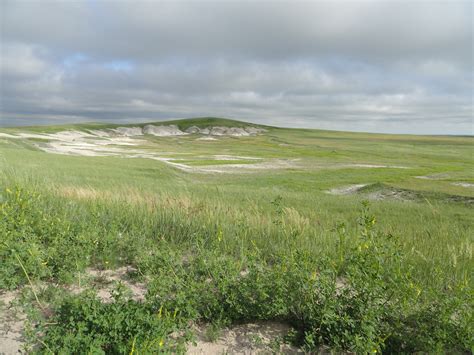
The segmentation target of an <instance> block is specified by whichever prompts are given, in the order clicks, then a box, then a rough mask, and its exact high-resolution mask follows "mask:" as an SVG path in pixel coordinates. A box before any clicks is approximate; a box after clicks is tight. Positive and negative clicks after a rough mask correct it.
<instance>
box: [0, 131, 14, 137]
mask: <svg viewBox="0 0 474 355" xmlns="http://www.w3.org/2000/svg"><path fill="white" fill-rule="evenodd" d="M0 137H2V138H18V137H17V136H14V135H11V134H8V133H1V132H0Z"/></svg>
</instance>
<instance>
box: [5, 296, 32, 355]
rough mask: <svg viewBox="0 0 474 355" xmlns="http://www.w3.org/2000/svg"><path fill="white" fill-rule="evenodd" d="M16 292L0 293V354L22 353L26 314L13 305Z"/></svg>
mask: <svg viewBox="0 0 474 355" xmlns="http://www.w3.org/2000/svg"><path fill="white" fill-rule="evenodd" d="M17 297H18V292H16V291H6V292H2V293H0V354H19V353H22V348H23V344H24V337H23V330H24V326H25V324H24V322H25V320H26V316H25V314H24V313H22V312H20V311H19V310H18V309H17V307H14V305H13V301H14V300H15V299H17Z"/></svg>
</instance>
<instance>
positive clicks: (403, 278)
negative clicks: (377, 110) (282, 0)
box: [0, 118, 474, 353]
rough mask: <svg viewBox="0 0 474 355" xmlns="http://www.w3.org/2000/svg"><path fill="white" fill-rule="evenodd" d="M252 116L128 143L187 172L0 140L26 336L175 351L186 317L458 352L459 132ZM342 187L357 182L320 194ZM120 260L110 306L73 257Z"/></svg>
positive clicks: (203, 122) (463, 231)
mask: <svg viewBox="0 0 474 355" xmlns="http://www.w3.org/2000/svg"><path fill="white" fill-rule="evenodd" d="M172 123H175V124H178V126H179V127H180V128H181V129H185V128H187V127H190V126H193V125H197V126H200V127H206V126H210V125H213V126H227V127H234V126H241V125H242V123H239V122H236V121H231V120H222V119H212V118H205V119H195V120H186V121H177V122H172ZM110 127H111V126H104V125H96V124H91V125H75V126H67V127H46V128H43V127H28V128H21V129H20V128H15V129H13V128H11V129H3V130H1V132H3V133H7V134H17V133H19V132H35V133H37V132H40V133H41V132H49V133H54V132H59V131H64V130H72V129H75V130H86V129H106V128H110ZM265 128H266V129H267V132H265V133H263V134H260V135H256V136H249V137H216V140H212V141H211V140H199V139H198V138H199V137H197V136H196V135H187V136H179V137H152V136H146V137H140V140H141V141H140V142H139V143H137V144H136V145H135V146H133V149H140V151H146V152H150V154H157V155H160V157H161V156H163V157H166V158H172V159H174V160H173V162H175V163H178V164H182V165H184V166H186V167H191V168H198V169H197V170H182V169H179V168H177V167H176V166H173V165H170V164H168V163H167V162H166V161H158V160H153V159H150V158H147V157H133V158H131V157H123V156H73V155H61V154H53V153H47V152H44V151H42V150H41V147H42V145H44V144H47V141H46V142H44V141H43V140H41V139H40V140H38V139H35V138H25V139H17V138H15V139H12V138H7V137H1V136H0V169H1V170H2V176H1V185H2V192H1V202H0V203H1V205H0V206H1V212H2V214H1V216H0V218H2V219H1V226H0V232H1V233H2V235H3V237H2V239H3V240H2V244H1V246H0V256H1V258H2V263H1V266H0V288H2V289H5V290H21V292H22V294H23V298H22V299H23V302H22V304H23V307H24V309H25V312H27V313H28V317H29V322H31V324H34V325H35V327H34V328H31V329H30V330H29V331H27V332H26V333H25V334H26V338H25V339H26V340H25V346H27V347H28V346H36V347H35V351H38V352H50V351H53V352H79V353H82V352H88V351H92V352H101V351H102V352H105V353H133V352H137V353H154V352H181V351H185V349H186V347H188V348H189V344H190V343H191V342H192V339H193V336H194V335H193V334H194V333H195V332H194V331H193V329H195V328H194V327H196V326H200V325H202V324H205V325H208V326H209V327H211V328H212V329H214V330H215V331H217V332H218V331H219V329H223V328H225V327H228V326H232V325H235V324H238V323H242V322H243V323H248V322H253V321H279V322H283V323H285V324H288V325H290V326H291V327H292V329H293V330H292V331H291V332H290V333H289V334H288V335H287V336H286V337H284V338H282V339H278V341H277V342H276V343H272V344H273V345H272V346H273V347H272V348H271V351H276V352H278V351H279V350H280V349H282V346H283V343H291V344H293V345H294V346H296V347H298V348H300V349H303V350H304V351H308V352H315V351H323V350H325V349H326V350H327V349H332V350H335V351H355V352H360V353H364V352H374V351H377V352H380V351H382V352H387V353H388V352H415V351H427V352H430V351H452V352H463V351H471V350H472V347H473V339H472V334H473V332H472V306H473V300H472V286H473V284H472V271H473V270H474V264H473V248H474V240H473V237H472V236H473V235H474V233H473V226H474V215H473V214H472V206H473V201H474V189H473V187H472V185H471V184H474V159H473V154H472V152H473V151H472V147H473V145H472V143H473V139H472V137H433V136H430V137H428V136H404V135H380V134H362V133H348V132H329V131H319V130H303V129H280V128H272V127H265ZM282 162H284V164H283V163H282ZM272 164H273V167H272ZM276 164H280V165H278V166H277V165H276ZM236 165H237V167H235V166H236ZM244 165H249V166H253V168H252V167H250V168H246V167H245V166H244ZM275 166H277V168H275ZM205 169H209V171H206V170H205ZM459 183H462V184H463V185H459ZM352 185H361V186H362V185H364V187H362V188H360V189H355V190H354V191H353V193H348V194H331V193H328V192H329V191H331V190H332V189H343V188H345V187H348V186H352ZM341 191H342V190H341ZM366 200H368V201H369V204H368V205H367V203H365V202H364V201H366ZM121 266H127V267H130V270H133V272H131V274H130V277H131V278H132V279H134V280H136V281H139V282H140V283H143V284H145V285H146V289H147V290H148V291H147V293H146V297H145V300H143V301H139V302H137V301H134V300H132V299H130V298H128V296H127V292H129V290H128V291H127V290H125V291H124V287H123V284H121V286H118V288H117V289H116V290H115V291H113V292H112V293H114V301H113V302H111V303H104V302H101V301H100V299H99V298H97V294H96V293H97V292H95V293H94V290H95V291H97V287H96V284H95V283H94V282H95V281H94V279H93V278H91V277H88V275H89V276H90V273H89V274H88V270H90V269H91V268H93V269H98V270H110V269H115V268H118V267H121ZM23 285H27V287H23ZM73 286H76V287H79V288H80V290H83V291H84V292H81V293H79V294H76V293H71V292H64V290H65V289H70V288H71V287H73ZM125 289H127V287H125ZM35 290H36V291H35ZM91 290H92V291H91ZM33 291H35V292H34V293H33ZM125 306H126V307H125ZM45 308H47V311H45ZM157 315H158V316H157ZM125 319H128V320H127V322H125V321H124V320H125ZM124 322H125V323H124ZM118 324H121V325H118ZM177 334H179V336H178V335H177ZM267 350H268V349H267Z"/></svg>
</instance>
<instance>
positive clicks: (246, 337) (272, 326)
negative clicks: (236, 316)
mask: <svg viewBox="0 0 474 355" xmlns="http://www.w3.org/2000/svg"><path fill="white" fill-rule="evenodd" d="M290 329H291V328H290V326H288V325H287V324H284V323H280V322H258V323H248V324H242V325H238V326H235V327H232V328H226V329H223V330H222V331H221V335H220V336H219V338H218V339H217V340H216V341H214V342H212V341H209V339H208V338H207V337H206V329H205V327H198V328H197V329H196V333H197V338H198V339H197V341H196V344H191V345H189V346H188V350H187V354H190V355H198V354H257V353H264V354H271V353H274V352H275V350H278V353H283V354H303V352H302V351H301V350H299V349H297V348H296V347H294V346H292V345H289V344H285V343H283V341H282V340H283V338H284V337H285V336H286V335H287V334H288V332H289V331H290ZM274 344H278V347H279V349H275V345H274Z"/></svg>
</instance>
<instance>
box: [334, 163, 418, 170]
mask: <svg viewBox="0 0 474 355" xmlns="http://www.w3.org/2000/svg"><path fill="white" fill-rule="evenodd" d="M341 166H342V167H347V168H370V169H410V168H409V167H408V166H400V165H378V164H342V165H341Z"/></svg>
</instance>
